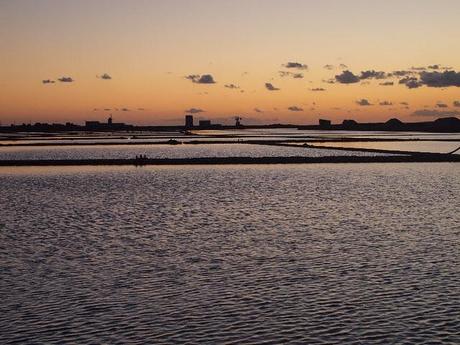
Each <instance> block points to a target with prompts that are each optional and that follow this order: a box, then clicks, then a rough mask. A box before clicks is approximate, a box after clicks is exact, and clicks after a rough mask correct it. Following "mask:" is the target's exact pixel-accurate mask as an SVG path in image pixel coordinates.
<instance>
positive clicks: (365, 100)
mask: <svg viewBox="0 0 460 345" xmlns="http://www.w3.org/2000/svg"><path fill="white" fill-rule="evenodd" d="M356 104H358V105H360V106H368V105H372V104H371V103H370V102H369V101H368V100H367V99H365V98H362V99H359V100H357V101H356Z"/></svg>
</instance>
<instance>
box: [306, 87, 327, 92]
mask: <svg viewBox="0 0 460 345" xmlns="http://www.w3.org/2000/svg"><path fill="white" fill-rule="evenodd" d="M310 91H314V92H318V91H326V89H324V88H322V87H315V88H313V89H310Z"/></svg>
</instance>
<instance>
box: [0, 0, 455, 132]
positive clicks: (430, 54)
mask: <svg viewBox="0 0 460 345" xmlns="http://www.w3.org/2000/svg"><path fill="white" fill-rule="evenodd" d="M459 15H460V2H458V1H447V0H446V1H405V2H404V4H401V1H391V0H390V1H385V3H382V1H346V2H344V1H339V0H336V1H332V0H330V1H328V0H326V1H321V3H319V2H318V1H305V0H290V1H289V0H288V1H286V0H285V1H281V0H279V1H278V0H232V1H223V0H222V1H220V0H195V1H187V0H182V1H180V0H164V1H160V0H158V1H141V0H139V1H117V0H111V1H108V0H107V1H89V0H83V1H78V2H77V1H66V0H54V1H50V0H42V1H32V0H30V1H23V0H15V1H10V2H7V1H3V2H0V42H1V44H2V54H1V55H0V88H1V92H0V121H1V122H2V124H9V123H13V122H16V123H22V122H27V123H28V122H32V123H33V122H37V121H42V122H45V121H47V122H67V121H71V122H77V123H81V122H83V121H84V120H87V119H92V120H104V119H105V118H106V117H107V115H108V114H109V113H112V114H113V116H114V119H115V121H124V122H129V123H139V124H161V123H165V124H176V123H177V124H178V123H182V118H183V115H184V114H185V112H186V110H189V109H195V110H196V111H197V113H196V115H195V116H196V117H202V118H209V119H212V120H215V121H222V122H225V121H229V119H230V118H231V117H232V116H234V115H236V114H238V115H241V116H242V117H243V123H273V122H282V123H316V122H317V119H318V118H320V117H322V118H329V119H332V120H333V121H342V120H343V119H345V118H354V119H356V120H358V121H379V120H386V119H388V118H391V117H395V116H396V117H398V118H400V119H403V120H405V121H423V120H426V119H433V118H436V117H438V116H450V115H457V114H458V112H460V107H456V106H454V104H457V103H455V102H456V101H460V88H459V87H458V86H455V85H454V84H455V83H454V84H452V81H450V83H451V84H452V85H447V86H445V87H434V86H433V85H432V83H431V84H430V82H429V81H428V82H425V81H424V80H422V79H423V78H422V76H421V75H420V73H421V72H422V73H425V74H426V78H428V79H429V77H430V76H433V75H435V76H438V77H439V76H440V75H441V77H443V75H442V74H443V73H445V69H443V68H442V67H449V68H450V69H449V70H448V71H449V73H451V74H452V73H453V76H454V78H457V77H458V78H460V74H458V75H457V73H458V72H460V71H459V70H460V65H459V64H460V62H459V60H458V56H460V46H459V44H458V37H460V26H459V25H458V17H459ZM289 62H296V63H299V64H305V65H308V69H296V68H287V67H286V64H287V63H289ZM326 64H330V65H333V66H334V67H333V68H331V69H326V68H324V65H326ZM340 64H345V65H346V66H347V67H343V66H342V68H341V67H339V65H340ZM430 65H440V68H438V69H433V68H431V69H428V68H427V67H428V66H430ZM411 67H425V68H426V70H425V71H420V70H411ZM344 70H349V71H351V72H352V73H354V75H356V76H357V77H359V76H360V75H361V72H362V71H367V70H375V71H383V72H385V73H386V74H385V78H383V79H362V80H360V81H358V82H356V83H351V84H343V83H340V82H339V81H338V79H337V78H335V76H336V75H340V74H341V73H343V71H344ZM396 70H405V71H411V72H412V74H411V77H413V78H416V79H417V81H418V82H419V85H418V87H416V88H412V89H410V88H408V87H407V85H404V84H398V82H399V80H400V79H401V77H399V78H398V77H396V76H394V75H392V76H389V74H390V73H391V72H393V71H396ZM280 71H284V72H290V73H291V74H290V75H288V76H285V77H282V76H280V74H279V72H280ZM104 73H107V74H108V75H110V77H111V79H102V78H100V77H99V78H98V77H97V76H101V75H103V74H104ZM295 73H301V74H302V75H303V78H293V77H292V76H293V74H295ZM436 73H437V75H436ZM446 73H447V72H446ZM207 74H209V75H212V77H213V79H214V80H215V81H216V82H215V83H213V84H201V83H198V82H192V80H189V79H186V78H185V77H186V76H188V75H207ZM62 77H70V78H72V80H73V81H72V82H60V81H58V78H62ZM339 79H340V78H339ZM43 80H51V81H54V83H46V84H44V83H43V82H42V81H43ZM328 80H333V81H334V83H333V84H332V83H328V82H327V81H328ZM455 80H456V79H455ZM388 81H393V82H394V85H393V86H381V85H380V83H383V82H388ZM266 83H271V84H272V85H273V86H274V87H275V88H279V90H274V91H270V90H268V89H267V88H266V87H265V84H266ZM229 84H234V85H237V86H238V87H239V88H235V89H231V88H227V87H225V85H229ZM435 86H438V85H435ZM315 88H323V89H325V91H311V89H315ZM242 91H244V92H242ZM362 99H365V100H367V101H368V103H370V104H371V105H358V104H357V101H358V100H362ZM384 101H386V102H387V103H392V105H380V103H382V102H384ZM403 102H405V103H408V106H406V105H401V104H400V103H403ZM364 103H365V102H362V104H364ZM457 105H458V104H457ZM289 108H290V109H291V110H289ZM95 109H97V110H95ZM104 109H110V110H104ZM116 109H118V110H116ZM122 109H124V111H123V110H122ZM255 109H258V110H259V111H256V110H255ZM199 110H202V112H198V111H199ZM292 110H298V111H292ZM422 111H424V112H422ZM414 113H415V114H425V115H422V116H416V115H413V114H414ZM427 114H428V115H427ZM430 115H431V116H430Z"/></svg>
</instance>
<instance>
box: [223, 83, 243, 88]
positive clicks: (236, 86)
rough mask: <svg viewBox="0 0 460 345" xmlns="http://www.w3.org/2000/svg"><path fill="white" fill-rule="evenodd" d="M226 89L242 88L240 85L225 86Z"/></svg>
mask: <svg viewBox="0 0 460 345" xmlns="http://www.w3.org/2000/svg"><path fill="white" fill-rule="evenodd" d="M224 87H226V88H227V89H239V88H240V87H239V86H238V85H235V84H225V85H224Z"/></svg>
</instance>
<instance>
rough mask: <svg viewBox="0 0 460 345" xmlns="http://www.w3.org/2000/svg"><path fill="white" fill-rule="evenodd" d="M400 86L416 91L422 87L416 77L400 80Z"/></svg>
mask: <svg viewBox="0 0 460 345" xmlns="http://www.w3.org/2000/svg"><path fill="white" fill-rule="evenodd" d="M399 84H404V85H406V86H407V87H408V88H409V89H416V88H419V87H420V86H422V83H421V82H420V81H419V80H418V79H417V78H415V77H409V76H408V77H404V78H402V79H401V80H399Z"/></svg>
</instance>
